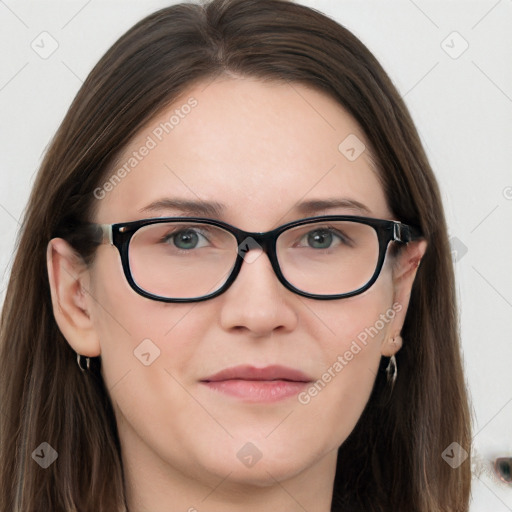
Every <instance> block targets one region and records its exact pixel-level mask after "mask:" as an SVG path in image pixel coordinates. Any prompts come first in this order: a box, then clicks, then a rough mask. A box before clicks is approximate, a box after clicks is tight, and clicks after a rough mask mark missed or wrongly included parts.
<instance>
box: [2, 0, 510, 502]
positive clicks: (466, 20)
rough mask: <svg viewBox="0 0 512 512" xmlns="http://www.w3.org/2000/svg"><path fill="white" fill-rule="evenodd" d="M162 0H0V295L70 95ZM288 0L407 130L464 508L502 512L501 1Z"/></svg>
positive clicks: (505, 184) (506, 374) (506, 361)
mask: <svg viewBox="0 0 512 512" xmlns="http://www.w3.org/2000/svg"><path fill="white" fill-rule="evenodd" d="M171 3H176V2H164V1H121V0H118V1H101V0H89V1H87V0H82V1H79V2H76V1H70V0H66V1H38V2H35V1H30V2H27V1H20V0H0V52H1V53H0V55H1V66H0V112H1V123H0V177H1V180H0V222H1V225H2V236H1V237H0V269H1V272H0V301H2V302H3V298H4V296H5V288H6V286H7V280H8V275H9V267H10V264H11V260H12V256H13V250H14V246H15V238H16V234H17V230H18V228H19V224H20V219H21V218H22V214H23V210H24V207H25V204H26V201H27V199H28V194H29V191H30V188H31V186H32V183H33V180H34V176H35V173H36V171H37V169H38V166H39V165H40V163H41V159H42V155H43V153H44V151H45V148H46V147H47V145H48V143H49V141H50V140H51V138H52V136H53V134H54V133H55V131H56V129H57V127H58V125H59V123H60V121H61V120H62V118H63V116H64V114H65V112H66V110H67V108H68V107H69V105H70V103H71V100H72V99H73V97H74V95H75V94H76V92H77V90H78V88H79V87H80V85H81V83H82V81H83V80H84V78H85V77H86V76H87V74H88V73H89V71H90V70H91V68H92V67H93V65H94V64H95V63H96V62H97V60H98V59H99V58H100V57H101V56H102V54H103V53H104V52H105V51H106V50H107V49H108V47H109V46H110V45H111V44H112V43H114V41H115V40H116V39H117V38H118V37H119V36H120V35H121V34H122V33H123V32H124V31H125V30H127V29H128V28H129V27H130V26H131V25H133V24H134V23H135V22H137V21H138V20H139V19H141V18H142V17H143V16H145V15H147V14H149V13H150V12H152V11H154V10H156V9H158V8H161V7H164V6H166V5H169V4H171ZM301 3H304V4H305V5H308V6H311V7H315V8H317V9H319V10H321V11H323V12H324V13H326V14H328V15H330V16H332V17H333V18H335V19H336V20H337V21H338V22H340V23H342V24H343V25H345V26H346V27H347V28H349V29H350V30H352V31H353V32H354V33H355V34H356V35H357V36H358V37H360V38H361V39H362V41H363V42H364V43H365V44H366V45H367V46H368V47H369V48H370V50H371V51H373V53H374V54H375V55H376V57H377V58H378V59H379V60H380V62H381V63H382V64H383V66H384V68H385V69H386V71H387V72H388V73H389V75H390V76H391V78H392V80H393V81H394V83H395V84H396V86H397V87H398V89H399V91H400V92H401V94H402V95H403V97H404V98H405V100H406V102H407V105H408V106H409V108H410V111H411V113H412V116H413V118H414V120H415V122H416V124H417V126H418V129H419V132H420V135H421V138H422V141H423V144H424V146H425V148H426V151H427V154H428V156H429V158H430V162H431V164H432V166H433V168H434V170H435V172H436V175H437V177H438V180H439V183H440V186H441V189H442V192H443V199H444V204H445V209H446V215H447V218H448V223H449V228H450V234H451V236H452V237H453V238H452V247H453V249H454V259H455V261H456V272H457V279H458V285H457V286H458V295H459V300H460V311H461V332H462V345H463V353H464V363H465V368H466V375H467V381H468V385H469V388H470V393H471V397H472V401H473V407H474V415H475V420H474V454H473V456H474V463H473V471H474V488H473V495H474V496H473V503H472V508H471V512H489V511H492V512H505V511H512V486H510V485H508V486H507V485H505V484H503V483H500V482H499V481H498V480H497V479H496V478H495V477H494V476H493V474H492V470H491V462H490V461H492V460H493V459H494V458H495V457H497V456H508V457H510V456H512V371H511V366H512V334H511V332H512V271H511V266H512V264H511V263H512V171H511V162H512V158H511V157H512V143H511V140H510V139H511V135H512V58H511V57H512V31H511V30H510V27H512V0H499V1H496V0H480V1H463V0H459V1H432V0H414V1H413V0H392V1H388V2H384V1H382V0H380V1H377V0H371V1H370V0H359V1H344V0H339V1H336V0H323V1H321V0H317V1H315V0H307V1H302V2H301ZM43 32H47V33H48V34H50V35H45V34H43V35H41V33H43ZM453 32H457V34H454V33H453ZM52 40H55V41H56V43H53V41H52ZM52 44H58V47H57V48H56V50H55V51H54V52H53V53H52V54H51V55H50V56H46V55H42V56H44V57H47V58H42V56H41V54H43V53H44V52H45V51H46V52H48V51H49V50H50V49H51V48H52V47H51V45H52ZM31 45H32V46H34V47H35V48H38V51H39V54H38V53H37V52H36V51H35V50H34V49H33V48H32V46H31ZM466 45H467V46H468V47H467V49H465V47H466ZM464 49H465V51H463V50H464ZM406 406H407V404H404V407H406Z"/></svg>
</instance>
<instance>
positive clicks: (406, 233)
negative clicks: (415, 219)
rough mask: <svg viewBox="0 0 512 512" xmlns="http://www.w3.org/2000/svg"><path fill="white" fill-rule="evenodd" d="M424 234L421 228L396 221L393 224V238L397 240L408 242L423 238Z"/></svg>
mask: <svg viewBox="0 0 512 512" xmlns="http://www.w3.org/2000/svg"><path fill="white" fill-rule="evenodd" d="M422 237H423V235H422V233H421V231H420V230H419V229H416V228H414V227H413V226H408V225H407V224H402V223H401V222H398V221H394V225H393V240H394V241H395V242H402V243H408V242H412V241H413V240H417V239H418V238H422Z"/></svg>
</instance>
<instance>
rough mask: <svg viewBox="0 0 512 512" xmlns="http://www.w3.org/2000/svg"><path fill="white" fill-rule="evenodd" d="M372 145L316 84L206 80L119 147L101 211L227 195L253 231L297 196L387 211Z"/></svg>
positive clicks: (239, 220) (295, 214) (105, 214)
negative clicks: (317, 88) (338, 201)
mask: <svg viewBox="0 0 512 512" xmlns="http://www.w3.org/2000/svg"><path fill="white" fill-rule="evenodd" d="M365 146H367V143H366V140H365V136H364V134H363V133H362V131H361V129H360V128H359V126H358V124H357V123H356V122H355V120H354V119H353V118H352V117H351V116H350V115H348V113H347V112H346V111H345V110H344V109H343V108H342V107H341V106H340V105H339V104H338V103H337V102H335V101H334V100H333V99H331V98H330V97H329V96H327V95H326V94H324V93H322V92H319V91H317V90H314V89H312V88H309V87H306V86H304V85H300V84H296V83H293V84H292V83H276V82H272V83H269V82H262V81H259V80H255V79H250V78H222V79H217V80H215V81H213V82H204V83H199V84H196V85H195V86H193V87H191V88H190V89H189V90H188V91H186V93H184V94H183V95H182V96H181V97H180V98H179V99H178V100H176V101H175V102H174V103H173V104H172V105H171V106H170V107H168V108H166V109H165V110H164V111H162V112H161V113H160V114H159V115H158V116H157V117H155V118H154V119H152V120H151V121H150V122H149V123H148V124H147V125H146V126H145V127H144V128H143V129H142V130H141V131H140V132H139V133H138V134H137V135H136V137H134V139H133V140H132V141H131V142H130V143H129V144H128V145H127V147H126V148H125V149H124V151H123V152H122V153H121V154H120V155H119V157H118V159H117V161H116V163H115V165H114V166H113V167H112V169H111V170H110V172H109V173H107V176H106V179H105V180H104V182H103V183H101V184H100V187H102V186H103V185H104V184H105V183H110V186H108V185H107V186H106V187H103V188H104V189H105V191H106V193H105V197H104V198H103V199H102V200H101V201H100V204H99V205H98V209H97V214H96V217H97V218H96V220H97V221H98V222H106V223H112V222H122V221H129V220H135V219H139V218H145V217H158V216H163V215H169V216H171V215H177V214H179V213H180V212H179V211H178V210H175V211H174V210H171V209H169V208H167V209H163V208H162V209H158V210H157V209H152V210H148V209H145V207H146V206H147V205H149V204H150V203H155V202H159V201H162V200H165V199H167V198H173V199H179V200H182V201H187V202H192V201H195V202H197V201H208V202H214V203H217V204H222V205H223V208H221V209H218V210H217V211H215V216H216V217H218V218H221V220H225V221H227V222H231V223H233V224H236V225H238V226H239V227H241V228H245V229H247V230H254V231H259V230H262V229H271V228H272V227H274V226H275V225H276V222H278V223H284V222H287V221H289V220H294V219H296V218H300V217H301V216H303V215H299V214H300V213H301V212H302V213H304V212H305V210H304V209H302V210H300V209H299V208H297V205H298V204H300V203H301V202H306V201H309V202H310V201H312V200H317V199H342V200H343V201H345V202H347V201H352V202H353V203H355V202H358V203H362V204H363V205H365V206H366V207H367V208H368V212H364V213H365V214H367V215H368V214H369V216H375V217H386V216H389V215H390V213H389V211H388V208H387V205H386V200H385V197H384V193H383V190H382V187H381V185H380V182H379V179H378V176H377V173H376V171H375V170H374V168H373V164H372V160H371V157H370V155H369V151H368V149H366V150H365ZM107 189H108V190H107ZM347 204H348V203H347ZM349 209H350V207H349ZM352 210H353V211H350V212H347V207H341V209H340V210H339V212H340V213H343V212H347V213H352V214H354V213H356V210H355V209H353V208H352ZM210 213H211V212H210ZM319 213H320V212H319ZM325 213H331V212H325ZM332 213H336V212H334V211H333V212H332ZM362 213H363V212H362V211H361V212H359V214H362Z"/></svg>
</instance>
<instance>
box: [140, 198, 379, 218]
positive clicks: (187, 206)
mask: <svg viewBox="0 0 512 512" xmlns="http://www.w3.org/2000/svg"><path fill="white" fill-rule="evenodd" d="M334 208H345V209H349V210H355V211H357V212H358V213H364V214H370V213H371V211H370V209H369V208H368V207H367V206H365V205H364V204H363V203H360V202H359V201H356V200H354V199H349V198H340V199H338V198H327V199H311V200H308V201H303V202H301V203H299V204H296V205H295V206H294V207H293V208H292V209H291V210H290V211H296V212H297V213H299V214H301V215H312V214H314V213H318V212H320V211H325V210H332V209H334ZM162 210H176V211H179V212H181V213H182V214H186V215H193V216H205V217H221V216H222V212H224V211H225V210H226V207H225V205H223V204H221V203H218V202H216V201H203V200H198V201H190V200H186V199H179V198H164V199H159V200H157V201H154V202H152V203H151V204H149V205H147V206H145V207H144V208H141V209H140V210H139V212H140V213H152V212H158V211H162Z"/></svg>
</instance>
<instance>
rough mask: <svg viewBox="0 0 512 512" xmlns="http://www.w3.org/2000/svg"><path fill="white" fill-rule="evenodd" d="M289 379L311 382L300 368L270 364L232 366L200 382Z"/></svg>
mask: <svg viewBox="0 0 512 512" xmlns="http://www.w3.org/2000/svg"><path fill="white" fill-rule="evenodd" d="M234 379H239V380H289V381H295V382H311V381H312V379H311V378H310V377H309V376H308V375H306V374H305V373H304V372H301V371H300V370H296V369H294V368H288V367H286V366H280V365H272V366H265V367H264V368H256V367H255V366H250V365H240V366H232V367H230V368H225V369H224V370H222V371H220V372H218V373H215V374H214V375H210V376H209V377H206V378H204V379H201V380H202V382H219V381H222V380H234Z"/></svg>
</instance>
